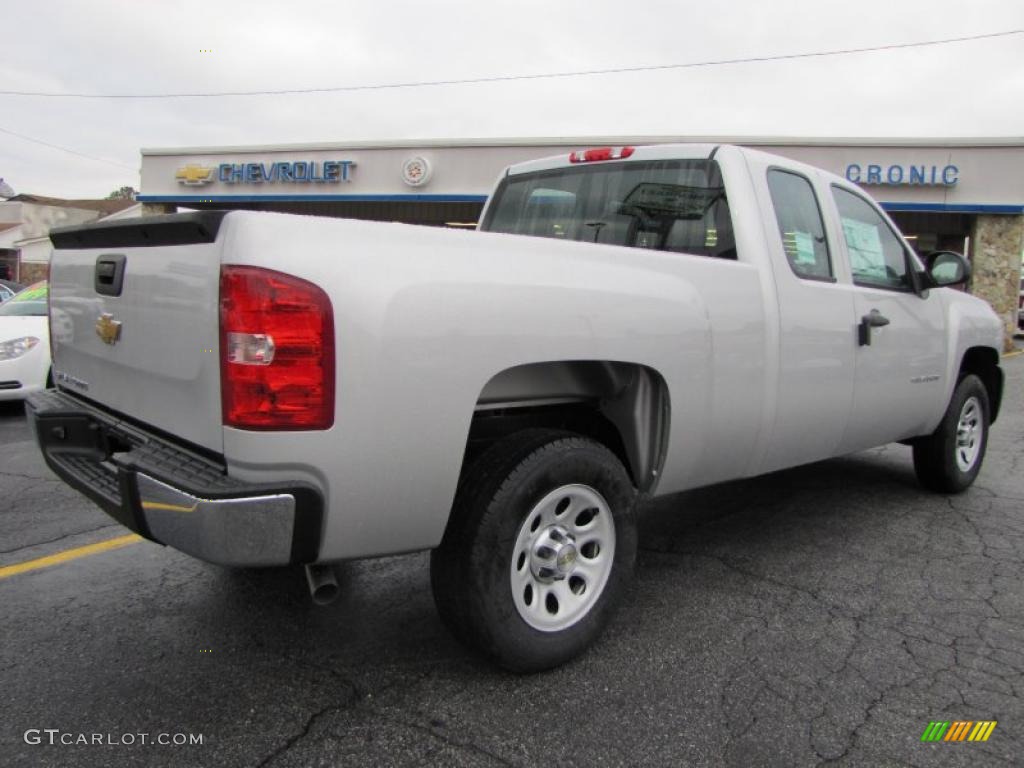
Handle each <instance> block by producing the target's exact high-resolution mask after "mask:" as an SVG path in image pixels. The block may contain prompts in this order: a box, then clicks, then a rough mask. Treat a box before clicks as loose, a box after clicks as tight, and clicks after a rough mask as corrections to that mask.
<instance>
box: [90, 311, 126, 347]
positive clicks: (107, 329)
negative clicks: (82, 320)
mask: <svg viewBox="0 0 1024 768" xmlns="http://www.w3.org/2000/svg"><path fill="white" fill-rule="evenodd" d="M96 335H97V336H99V337H100V339H101V340H102V341H103V343H104V344H110V345H114V344H117V341H118V339H120V338H121V321H120V320H115V319H114V316H113V315H112V314H110V313H109V312H104V313H103V314H102V315H100V319H99V320H97V321H96Z"/></svg>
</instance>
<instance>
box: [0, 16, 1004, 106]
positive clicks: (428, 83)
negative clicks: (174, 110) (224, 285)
mask: <svg viewBox="0 0 1024 768" xmlns="http://www.w3.org/2000/svg"><path fill="white" fill-rule="evenodd" d="M1022 33H1024V29H1011V30H1006V31H1003V32H989V33H986V34H981V35H969V36H966V37H950V38H946V39H944V40H924V41H920V42H914V43H895V44H893V45H875V46H869V47H864V48H843V49H838V50H831V51H812V52H808V53H785V54H778V55H775V56H751V57H747V58H740V59H717V60H713V61H693V62H687V63H683V64H652V65H648V66H638V67H616V68H614V69H589V70H580V71H573V72H548V73H543V74H535V75H498V76H495V77H472V78H463V79H458V80H417V81H411V82H405V83H377V84H373V85H339V86H333V87H328V88H286V89H281V90H274V91H219V92H214V93H50V92H45V91H6V90H0V96H36V97H42V98H55V99H57V98H63V99H204V98H220V97H225V96H285V95H290V94H303V93H342V92H353V91H382V90H388V89H395V88H431V87H437V86H441V85H475V84H479V83H502V82H513V81H520V80H551V79H555V78H566V77H589V76H593V75H612V74H623V73H630V72H656V71H659V70H669V69H695V68H698V67H720V66H724V65H727V64H754V63H759V62H769V61H787V60H794V59H810V58H821V57H825V56H847V55H850V54H855V53H875V52H878V51H894V50H900V49H905V48H924V47H926V46H935V45H947V44H950V43H965V42H970V41H974V40H989V39H992V38H996V37H1009V36H1011V35H1020V34H1022Z"/></svg>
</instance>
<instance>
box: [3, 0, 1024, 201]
mask: <svg viewBox="0 0 1024 768" xmlns="http://www.w3.org/2000/svg"><path fill="white" fill-rule="evenodd" d="M1008 30H1024V3H1022V2H1020V0H974V1H973V2H966V1H964V2H951V1H950V0H899V1H898V2H897V1H896V0H858V2H856V3H849V2H844V3H838V2H832V1H831V0H813V1H807V0H774V1H773V2H765V1H764V0H757V1H753V0H716V2H713V3H711V2H704V3H694V2H689V0H676V1H675V2H671V1H669V0H633V2H628V3H622V2H607V1H606V0H579V1H577V0H515V1H514V2H506V0H486V2H473V3H470V2H464V1H462V0H431V2H417V3H414V2H397V0H373V2H356V3H353V2H347V1H346V0H333V1H329V2H320V1H319V0H315V1H314V0H309V1H306V0H281V1H280V2H261V1H260V0H198V1H197V0H161V1H160V2H157V1H156V0H143V1H141V2H140V1H139V0H130V1H129V0H35V1H34V2H31V3H25V2H13V0H2V2H0V41H2V48H0V50H2V51H3V55H2V56H0V91H4V90H6V91H12V90H16V91H40V92H47V93H60V94H68V93H89V94H97V93H99V94H125V93H131V94H161V93H165V94H166V93H197V92H198V93H210V92H223V91H253V90H275V89H277V90H280V89H302V88H330V87H338V86H361V85H381V84H393V83H409V82H424V81H437V80H460V79H470V78H488V77H504V76H514V75H535V74H545V73H559V72H576V71H588V70H595V69H602V70H603V69H614V68H629V67H643V66H658V65H666V64H687V63H694V62H707V61H721V60H724V59H737V58H750V57H770V56H778V55H785V54H798V53H808V52H818V51H831V50H839V49H849V48H863V47H876V46H885V45H894V44H903V43H912V42H920V41H929V40H939V39H948V38H955V37H966V36H971V35H981V34H987V33H994V32H1004V31H1008ZM12 133H13V134H19V135H20V136H15V135H12ZM609 135H622V136H675V137H686V136H701V137H705V136H715V137H738V136H792V137H819V138H828V137H907V138H916V137H929V138H931V137H1022V136H1024V34H1020V35H1012V36H1006V37H1000V38H991V39H986V40H979V41H971V42H960V43H950V44H946V45H937V46H929V47H920V48H904V49H899V50H889V51H877V52H870V53H857V54H850V55H844V56H829V57H817V58H806V59H797V60H788V61H768V62H751V63H743V64H727V65H721V66H706V67H691V68H676V69H664V70H659V71H646V72H633V73H619V74H606V75H588V76H580V77H566V78H552V79H530V80H520V81H514V82H497V83H476V84H461V85H438V86H430V87H416V88H412V87H406V88H388V89H380V90H370V91H356V92H351V91H350V92H334V93H317V94H294V95H273V96H259V97H216V98H174V99H80V98H73V99H68V98H53V97H39V96H14V95H0V178H3V179H4V180H5V181H6V182H7V183H8V184H9V185H10V186H11V187H12V188H13V189H14V190H15V191H16V192H24V193H32V194H40V195H50V196H55V197H70V198H73V197H105V196H106V195H107V194H108V193H109V192H110V191H112V190H114V189H117V188H119V187H121V186H123V185H130V186H134V187H136V188H137V187H138V186H139V177H138V168H139V164H140V156H139V150H140V148H142V147H182V146H210V145H214V146H220V145H246V144H288V143H301V142H338V143H339V144H342V145H343V144H344V143H345V142H346V141H376V140H380V141H386V140H396V139H414V140H415V139H438V138H471V137H473V138H475V137H558V136H572V137H583V136H609ZM21 137H28V138H31V139H34V140H35V141H36V142H44V143H46V144H52V145H58V146H60V147H63V148H66V149H70V150H74V151H75V152H78V153H81V154H84V155H90V156H92V157H82V156H79V155H76V154H71V153H69V152H65V151H61V150H58V149H55V148H52V147H48V146H43V145H41V144H38V143H33V142H31V141H28V140H26V139H25V138H21ZM92 158H101V159H100V160H97V159H92Z"/></svg>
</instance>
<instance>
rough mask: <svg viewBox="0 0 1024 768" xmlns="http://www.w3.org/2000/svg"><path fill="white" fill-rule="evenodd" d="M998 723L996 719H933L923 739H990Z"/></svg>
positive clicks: (925, 730) (922, 736)
mask: <svg viewBox="0 0 1024 768" xmlns="http://www.w3.org/2000/svg"><path fill="white" fill-rule="evenodd" d="M996 725H997V721H995V720H977V721H975V720H954V721H952V722H950V721H949V720H945V721H942V720H938V721H936V720H933V721H932V722H930V723H928V727H927V728H925V729H924V733H922V734H921V741H988V737H989V736H991V735H992V731H994V730H995V729H996Z"/></svg>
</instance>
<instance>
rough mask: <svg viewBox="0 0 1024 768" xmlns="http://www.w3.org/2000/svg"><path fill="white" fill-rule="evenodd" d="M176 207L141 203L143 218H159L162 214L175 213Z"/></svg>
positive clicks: (174, 205) (172, 204) (173, 205)
mask: <svg viewBox="0 0 1024 768" xmlns="http://www.w3.org/2000/svg"><path fill="white" fill-rule="evenodd" d="M177 211H178V206H177V205H176V204H174V203H143V204H142V215H143V216H159V215H160V214H162V213H177Z"/></svg>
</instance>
